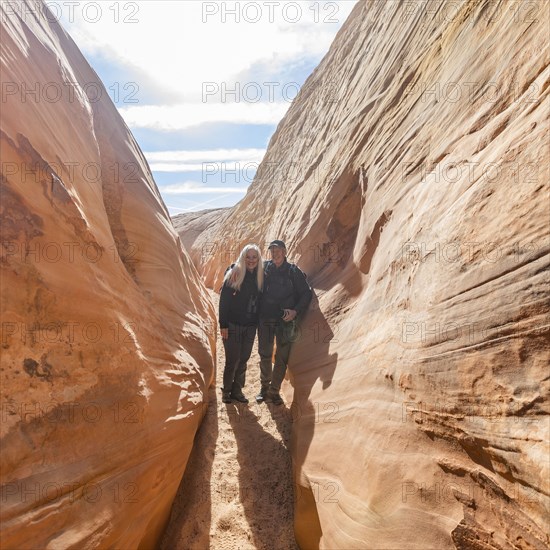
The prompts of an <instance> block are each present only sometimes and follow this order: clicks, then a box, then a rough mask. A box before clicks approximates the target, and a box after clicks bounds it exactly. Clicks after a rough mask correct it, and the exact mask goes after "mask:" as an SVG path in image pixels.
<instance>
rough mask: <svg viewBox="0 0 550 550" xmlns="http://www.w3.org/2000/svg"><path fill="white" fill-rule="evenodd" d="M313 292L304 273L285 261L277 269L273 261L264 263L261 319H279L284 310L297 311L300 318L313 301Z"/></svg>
mask: <svg viewBox="0 0 550 550" xmlns="http://www.w3.org/2000/svg"><path fill="white" fill-rule="evenodd" d="M311 297H312V291H311V288H310V286H309V285H308V283H307V281H306V276H305V275H304V272H303V271H301V270H300V269H299V268H298V266H296V265H295V264H290V263H288V262H287V261H286V259H285V261H284V262H283V263H282V264H281V265H280V267H277V266H276V265H275V264H274V263H273V261H272V260H269V261H267V262H264V290H263V293H262V303H261V308H260V317H262V318H264V319H278V318H280V317H281V316H282V313H283V312H282V310H283V309H295V310H296V312H297V314H298V316H300V315H301V314H302V313H304V311H305V310H306V309H307V307H308V305H309V302H310V301H311Z"/></svg>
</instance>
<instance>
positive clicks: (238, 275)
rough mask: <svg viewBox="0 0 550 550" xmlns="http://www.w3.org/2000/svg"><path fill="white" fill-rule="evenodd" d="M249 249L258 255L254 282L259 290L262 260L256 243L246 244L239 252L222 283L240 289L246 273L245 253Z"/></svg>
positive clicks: (262, 280) (262, 269) (260, 286)
mask: <svg viewBox="0 0 550 550" xmlns="http://www.w3.org/2000/svg"><path fill="white" fill-rule="evenodd" d="M250 250H254V252H256V254H257V255H258V266H257V270H256V282H257V284H258V290H259V291H260V292H261V291H262V288H263V286H264V262H263V259H262V252H261V250H260V247H259V246H258V245H256V244H247V245H246V246H245V247H244V248H243V249H242V250H241V253H240V254H239V257H238V259H237V261H236V262H235V265H234V266H233V267H232V268H231V269H229V270H228V271H227V273H226V274H225V277H224V279H223V281H224V283H227V284H228V285H229V286H230V287H231V288H234V289H235V290H241V285H242V284H243V281H244V277H245V275H246V255H247V253H248V252H249V251H250Z"/></svg>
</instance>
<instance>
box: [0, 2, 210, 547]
mask: <svg viewBox="0 0 550 550" xmlns="http://www.w3.org/2000/svg"><path fill="white" fill-rule="evenodd" d="M16 5H17V6H19V8H21V9H20V11H19V13H20V14H22V15H19V16H18V15H17V14H14V12H16V11H17V10H14V6H16ZM0 10H1V12H0V14H1V18H2V29H1V33H2V34H1V39H2V67H1V77H2V104H1V109H2V113H1V156H2V182H1V183H2V189H1V198H2V206H1V216H2V257H1V277H2V281H1V284H2V302H1V310H2V349H1V351H2V367H1V370H0V380H1V389H0V391H1V397H0V399H1V405H2V408H1V410H2V422H1V425H0V428H1V448H2V467H1V484H2V487H1V490H2V491H1V499H2V502H1V507H2V528H1V532H0V540H1V546H2V548H6V549H15V548H79V549H80V548H98V547H103V548H138V547H142V548H152V547H153V546H154V544H155V541H157V540H158V539H159V537H160V535H161V533H162V529H163V527H164V524H165V522H166V520H167V518H168V514H169V512H170V506H171V504H172V500H173V497H174V495H175V493H176V490H177V488H178V485H179V482H180V479H181V476H182V473H183V470H184V468H185V465H186V462H187V458H188V456H189V453H190V450H191V447H192V442H193V437H194V434H195V431H196V429H197V426H198V424H199V423H200V420H201V418H202V416H203V406H202V405H203V400H204V395H205V392H206V388H207V387H208V386H209V384H210V382H211V380H212V373H213V364H214V363H213V357H214V346H215V340H214V339H213V335H212V326H213V323H214V322H215V316H214V311H213V309H212V305H211V303H210V301H209V299H208V297H207V294H206V291H205V288H204V286H203V284H202V282H201V280H200V278H199V276H198V274H197V272H196V270H195V268H194V267H193V265H192V263H191V261H190V260H189V257H188V256H187V254H186V253H185V252H184V250H183V248H182V246H181V242H180V239H179V237H178V236H177V234H176V233H175V231H174V230H173V228H172V225H171V222H170V218H169V215H168V212H167V210H166V207H165V206H164V204H163V201H162V199H161V197H160V194H159V192H158V189H157V187H156V185H155V183H154V181H153V179H152V176H151V173H150V170H149V167H148V165H147V163H146V161H145V159H144V157H143V155H142V153H141V151H140V149H139V147H138V146H137V144H136V142H135V141H134V139H133V137H132V135H131V134H130V132H129V130H128V128H127V127H126V125H125V124H124V122H123V121H122V119H121V117H120V116H119V115H118V113H117V110H116V108H115V106H114V105H113V104H112V102H111V100H110V99H109V96H108V93H107V91H106V89H105V88H104V87H103V85H102V84H101V83H100V81H99V79H98V77H97V75H96V74H95V73H94V71H93V70H92V69H91V68H90V67H89V65H88V63H87V62H86V61H85V59H84V58H83V56H82V55H81V54H80V52H79V51H78V49H77V47H76V46H75V44H74V43H73V42H72V40H71V39H70V37H69V36H68V35H67V34H66V33H65V32H64V31H63V29H62V28H61V27H60V26H59V25H58V24H57V23H56V18H55V15H52V14H51V13H50V12H48V10H47V8H46V7H45V5H44V4H40V3H37V2H25V3H23V2H18V3H13V2H12V3H10V4H7V3H6V4H5V3H2V6H1V7H0ZM29 90H30V93H28V91H29Z"/></svg>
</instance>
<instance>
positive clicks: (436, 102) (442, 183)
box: [180, 0, 550, 550]
mask: <svg viewBox="0 0 550 550" xmlns="http://www.w3.org/2000/svg"><path fill="white" fill-rule="evenodd" d="M548 10H549V6H548V3H546V2H543V1H541V2H535V1H533V2H519V3H512V2H507V1H499V0H496V1H486V0H468V1H465V0H464V1H462V0H461V1H455V2H414V1H411V2H397V1H386V0H374V1H368V2H363V1H360V2H359V3H358V4H357V6H356V7H355V8H354V11H353V12H352V14H351V15H350V17H349V19H348V21H347V22H346V23H345V25H344V26H343V28H342V29H341V31H340V32H339V34H338V36H337V38H336V39H335V41H334V43H333V45H332V47H331V49H330V51H329V53H328V54H327V56H326V57H325V58H324V60H323V61H322V62H321V64H320V65H319V67H318V68H317V69H316V70H315V71H314V73H313V74H312V75H311V77H310V79H309V80H308V82H307V83H306V85H305V86H304V88H303V90H302V92H301V93H300V94H299V96H298V98H297V99H296V100H295V101H294V103H293V105H292V106H291V108H290V109H289V111H288V113H287V115H286V116H285V118H284V119H283V120H282V122H281V123H280V125H279V127H278V129H277V131H276V133H275V134H274V136H273V137H272V139H271V142H270V144H269V148H268V150H267V153H266V155H265V158H264V160H263V162H262V164H261V166H260V168H259V170H258V174H257V176H256V178H255V181H254V182H253V184H252V185H251V187H250V189H249V191H248V193H247V195H246V197H245V198H244V199H243V200H242V201H241V202H240V203H239V204H238V205H237V206H235V207H234V208H233V209H232V210H231V211H229V212H228V213H226V214H224V216H223V217H222V218H221V219H220V221H219V222H218V223H217V224H212V220H211V219H210V218H209V219H208V221H207V223H205V224H204V228H205V231H204V232H203V233H202V234H201V235H200V236H198V237H197V238H196V239H195V240H194V243H193V247H192V250H191V255H192V257H193V259H194V261H195V263H196V265H199V264H200V265H201V269H202V271H203V274H204V276H205V279H206V282H207V284H208V285H211V286H217V285H219V283H220V279H221V274H222V273H223V270H224V269H225V267H226V265H227V254H228V253H229V254H234V253H235V252H236V251H237V250H238V249H239V247H240V246H241V245H242V244H244V243H245V242H249V241H256V242H261V243H264V242H266V241H269V240H271V239H273V238H282V239H284V240H286V241H287V243H288V244H289V248H290V257H291V259H293V260H296V261H297V262H298V263H299V265H300V266H301V267H302V268H303V269H304V270H305V272H306V273H307V274H308V278H309V280H310V281H311V284H312V286H313V287H314V289H315V293H316V299H315V300H314V303H313V304H312V306H311V308H310V311H309V312H308V314H307V316H306V317H305V318H304V319H303V321H302V333H301V337H300V338H299V340H298V341H297V342H296V344H295V347H294V349H293V352H292V356H291V364H290V372H289V378H290V384H287V385H286V389H285V393H286V395H287V397H288V398H292V399H293V406H292V410H293V415H294V417H295V422H294V429H293V450H292V453H293V464H294V476H295V484H296V501H297V502H296V535H297V540H298V542H299V544H300V545H301V547H302V548H316V547H317V546H320V547H321V548H326V549H335V548H346V549H351V548H356V549H360V548H361V549H364V548H376V549H383V548H384V549H392V550H393V549H397V548H399V549H404V548H407V549H422V550H425V549H428V548H429V549H442V548H453V547H457V548H463V549H472V548H473V549H484V550H486V549H496V548H547V545H548V543H549V541H548V534H547V533H548V512H549V497H548V495H549V489H550V487H549V483H548V480H549V461H548V456H549V454H548V453H549V448H548V434H549V432H548V427H549V422H548V419H549V417H548V383H549V376H548V374H549V373H548V360H549V354H548V336H549V323H548V315H547V311H548V275H547V272H545V270H547V269H548V264H549V262H548V259H549V256H548V252H549V244H548V238H547V229H548V220H549V218H548V214H549V210H548V208H549V206H548V204H549V202H548V199H549V186H548V182H549V148H548V139H549V136H548V112H549V107H550V101H549V89H548V82H549V75H550V72H549V51H548V42H547V40H548V28H549V14H548ZM198 225H199V220H198V219H196V217H195V219H194V220H193V227H194V228H195V230H196V228H197V227H198ZM185 227H186V225H185V220H184V219H182V220H181V226H180V231H182V232H185Z"/></svg>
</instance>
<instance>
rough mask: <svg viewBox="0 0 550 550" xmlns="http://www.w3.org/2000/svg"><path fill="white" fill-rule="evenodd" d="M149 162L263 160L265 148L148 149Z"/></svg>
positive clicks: (146, 153)
mask: <svg viewBox="0 0 550 550" xmlns="http://www.w3.org/2000/svg"><path fill="white" fill-rule="evenodd" d="M144 155H145V157H146V158H147V160H148V161H149V162H156V161H159V162H162V161H167V162H187V161H201V162H208V161H219V160H224V161H227V160H237V161H238V160H242V159H247V160H248V161H252V160H262V158H263V156H264V155H265V149H212V150H208V151H200V150H196V151H190V150H183V151H148V152H144Z"/></svg>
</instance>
